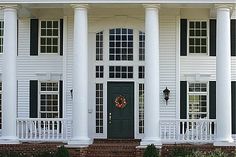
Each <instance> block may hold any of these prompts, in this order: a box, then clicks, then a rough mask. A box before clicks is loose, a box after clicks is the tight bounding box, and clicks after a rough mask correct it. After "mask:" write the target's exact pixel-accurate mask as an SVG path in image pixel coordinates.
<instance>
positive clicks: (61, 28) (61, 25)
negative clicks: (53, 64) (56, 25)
mask: <svg viewBox="0 0 236 157" xmlns="http://www.w3.org/2000/svg"><path fill="white" fill-rule="evenodd" d="M60 55H61V56H63V19H60Z"/></svg>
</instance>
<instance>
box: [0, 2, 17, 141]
mask: <svg viewBox="0 0 236 157" xmlns="http://www.w3.org/2000/svg"><path fill="white" fill-rule="evenodd" d="M3 11H4V39H3V73H2V78H3V79H2V86H3V87H2V137H1V139H0V143H1V144H3V143H6V144H16V143H19V140H18V137H17V136H16V114H17V113H16V103H17V94H16V93H17V80H16V55H17V9H16V6H6V7H4V9H3Z"/></svg>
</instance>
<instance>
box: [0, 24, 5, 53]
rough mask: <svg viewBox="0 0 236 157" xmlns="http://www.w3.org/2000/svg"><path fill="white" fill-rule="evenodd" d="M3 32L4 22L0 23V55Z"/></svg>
mask: <svg viewBox="0 0 236 157" xmlns="http://www.w3.org/2000/svg"><path fill="white" fill-rule="evenodd" d="M3 31H4V22H3V21H0V53H3Z"/></svg>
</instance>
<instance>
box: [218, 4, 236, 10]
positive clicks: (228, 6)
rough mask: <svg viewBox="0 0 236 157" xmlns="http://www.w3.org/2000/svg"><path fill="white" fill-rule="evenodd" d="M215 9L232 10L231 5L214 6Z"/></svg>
mask: <svg viewBox="0 0 236 157" xmlns="http://www.w3.org/2000/svg"><path fill="white" fill-rule="evenodd" d="M215 8H216V9H229V10H232V9H233V4H215Z"/></svg>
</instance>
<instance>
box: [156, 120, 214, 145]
mask: <svg viewBox="0 0 236 157" xmlns="http://www.w3.org/2000/svg"><path fill="white" fill-rule="evenodd" d="M160 135H161V138H162V141H163V142H164V143H212V142H213V141H214V138H215V135H216V120H215V119H177V120H175V119H173V120H160Z"/></svg>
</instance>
